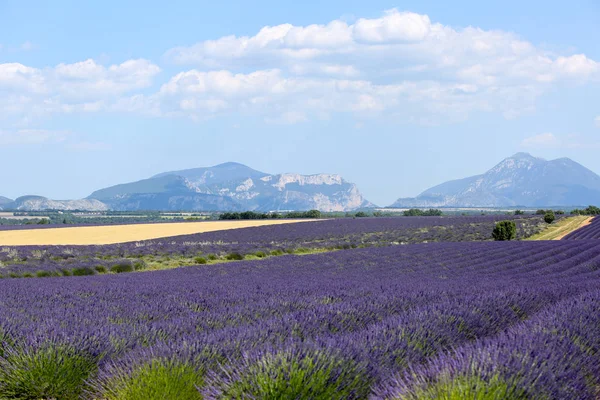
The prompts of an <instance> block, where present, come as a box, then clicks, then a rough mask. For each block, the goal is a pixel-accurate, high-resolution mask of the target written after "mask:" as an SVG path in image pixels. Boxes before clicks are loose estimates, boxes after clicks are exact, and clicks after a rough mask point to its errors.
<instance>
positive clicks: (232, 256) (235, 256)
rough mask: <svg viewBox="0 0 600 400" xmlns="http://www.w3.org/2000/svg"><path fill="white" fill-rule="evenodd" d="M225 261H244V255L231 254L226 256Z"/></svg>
mask: <svg viewBox="0 0 600 400" xmlns="http://www.w3.org/2000/svg"><path fill="white" fill-rule="evenodd" d="M225 259H227V260H236V261H239V260H243V259H244V255H243V254H240V253H229V254H227V255H226V256H225Z"/></svg>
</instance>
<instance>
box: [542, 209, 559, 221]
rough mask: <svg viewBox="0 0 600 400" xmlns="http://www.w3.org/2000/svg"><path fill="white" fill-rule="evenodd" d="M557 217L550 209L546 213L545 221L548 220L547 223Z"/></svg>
mask: <svg viewBox="0 0 600 400" xmlns="http://www.w3.org/2000/svg"><path fill="white" fill-rule="evenodd" d="M555 219H556V216H555V215H554V213H553V212H552V211H548V212H547V213H546V214H544V221H546V223H547V224H551V223H553V222H554V220H555Z"/></svg>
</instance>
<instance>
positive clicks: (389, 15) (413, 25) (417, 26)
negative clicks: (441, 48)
mask: <svg viewBox="0 0 600 400" xmlns="http://www.w3.org/2000/svg"><path fill="white" fill-rule="evenodd" d="M430 32H431V21H430V20H429V17H428V16H427V15H419V14H415V13H411V12H398V11H397V10H389V11H387V12H386V15H385V16H383V17H381V18H376V19H366V18H361V19H359V20H358V21H356V23H355V24H354V26H353V27H352V34H353V35H352V36H353V38H354V40H356V41H359V42H360V41H364V42H373V43H387V42H417V41H421V40H423V39H425V38H426V37H427V35H429V33H430Z"/></svg>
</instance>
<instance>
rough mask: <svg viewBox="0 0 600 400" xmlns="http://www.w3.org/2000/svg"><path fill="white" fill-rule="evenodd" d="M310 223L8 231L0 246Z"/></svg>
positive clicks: (129, 239)
mask: <svg viewBox="0 0 600 400" xmlns="http://www.w3.org/2000/svg"><path fill="white" fill-rule="evenodd" d="M310 221H315V220H306V219H297V220H294V219H288V220H242V221H208V222H179V223H178V222H174V223H159V224H131V225H108V226H107V225H105V226H79V227H69V228H48V229H24V230H9V231H0V246H34V245H45V246H51V245H94V244H114V243H125V242H134V241H139V240H148V239H158V238H164V237H170V236H179V235H189V234H193V233H204V232H214V231H222V230H227V229H239V228H249V227H255V226H265V225H279V224H291V223H298V222H310Z"/></svg>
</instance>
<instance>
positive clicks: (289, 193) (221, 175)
mask: <svg viewBox="0 0 600 400" xmlns="http://www.w3.org/2000/svg"><path fill="white" fill-rule="evenodd" d="M88 199H95V200H99V201H102V202H103V203H105V204H107V205H108V206H109V207H110V208H111V209H114V210H143V209H153V210H204V211H215V210H219V211H238V210H256V211H284V210H309V209H318V210H321V211H350V210H355V209H358V208H362V207H370V206H373V204H371V203H370V202H369V201H367V200H366V199H365V198H364V197H363V196H362V195H361V194H360V192H359V191H358V188H357V187H356V185H354V184H352V183H350V182H347V181H345V180H344V179H343V178H342V177H341V176H339V175H332V174H317V175H299V174H277V175H271V174H267V173H265V172H260V171H256V170H254V169H252V168H250V167H247V166H245V165H242V164H238V163H233V162H229V163H225V164H220V165H217V166H214V167H207V168H194V169H187V170H182V171H172V172H166V173H162V174H158V175H155V176H153V177H151V178H149V179H144V180H141V181H137V182H133V183H126V184H122V185H117V186H112V187H109V188H106V189H101V190H98V191H96V192H94V193H92V194H91V195H90V196H89V197H88Z"/></svg>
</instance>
